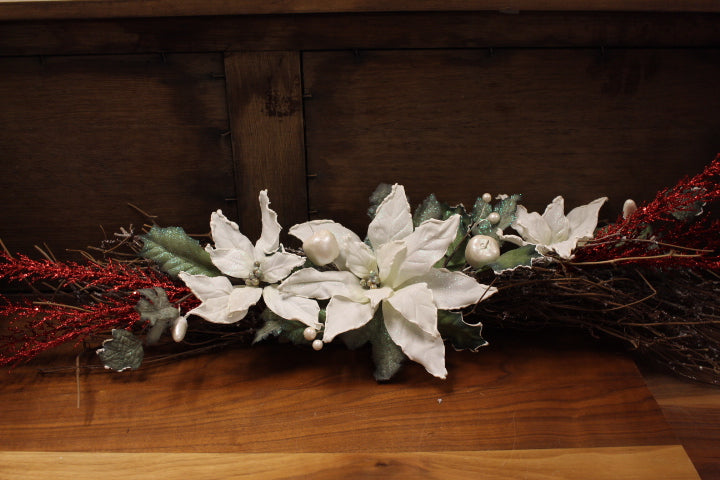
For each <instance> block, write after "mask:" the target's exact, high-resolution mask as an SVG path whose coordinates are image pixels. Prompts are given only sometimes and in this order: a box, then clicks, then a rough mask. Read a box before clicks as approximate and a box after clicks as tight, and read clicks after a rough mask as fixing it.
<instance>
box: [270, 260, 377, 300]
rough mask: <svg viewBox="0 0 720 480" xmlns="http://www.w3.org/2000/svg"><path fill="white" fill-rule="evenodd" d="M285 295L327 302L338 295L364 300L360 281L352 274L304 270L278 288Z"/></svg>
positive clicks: (291, 276) (290, 277) (287, 279)
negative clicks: (289, 294)
mask: <svg viewBox="0 0 720 480" xmlns="http://www.w3.org/2000/svg"><path fill="white" fill-rule="evenodd" d="M278 288H279V289H280V291H281V292H283V293H291V294H293V295H300V296H301V297H305V298H317V299H318V300H327V299H328V298H331V297H334V296H336V295H342V296H344V297H347V298H353V299H359V300H362V299H363V298H364V290H363V288H362V287H361V286H360V280H358V278H357V277H356V276H355V275H353V274H352V273H350V272H343V271H333V270H330V271H325V272H320V271H318V270H315V269H314V268H303V269H302V270H298V271H297V272H295V273H293V274H292V275H290V276H289V277H288V278H286V279H285V281H283V282H282V283H281V284H280V286H279V287H278Z"/></svg>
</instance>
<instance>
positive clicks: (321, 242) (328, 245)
mask: <svg viewBox="0 0 720 480" xmlns="http://www.w3.org/2000/svg"><path fill="white" fill-rule="evenodd" d="M303 250H304V251H305V255H306V256H307V258H308V259H309V260H310V261H311V262H312V263H314V264H315V265H317V266H319V267H322V266H323V265H327V264H328V263H331V262H332V261H333V260H335V259H336V258H337V257H338V255H340V245H338V241H337V239H336V238H335V235H333V234H332V232H330V231H328V230H320V231H319V232H315V233H313V234H312V235H311V236H310V237H308V239H307V240H305V241H304V242H303Z"/></svg>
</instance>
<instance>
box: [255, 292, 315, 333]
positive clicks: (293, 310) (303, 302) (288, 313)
mask: <svg viewBox="0 0 720 480" xmlns="http://www.w3.org/2000/svg"><path fill="white" fill-rule="evenodd" d="M263 300H265V305H267V307H268V308H269V309H270V310H272V311H273V312H275V314H276V315H279V316H281V317H283V318H285V319H288V320H297V321H299V322H302V323H304V324H305V325H307V326H308V327H313V328H314V329H316V330H319V329H320V323H319V322H318V317H319V315H320V306H319V305H318V303H317V302H316V301H315V300H311V299H309V298H305V297H298V296H297V295H291V294H285V293H282V292H280V290H278V288H277V287H276V286H267V287H265V288H264V289H263Z"/></svg>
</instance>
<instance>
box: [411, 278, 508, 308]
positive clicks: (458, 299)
mask: <svg viewBox="0 0 720 480" xmlns="http://www.w3.org/2000/svg"><path fill="white" fill-rule="evenodd" d="M417 281H418V282H424V283H425V284H426V285H427V287H428V288H429V289H430V290H431V291H432V295H433V299H434V300H435V306H437V308H439V309H440V310H456V309H458V308H464V307H467V306H469V305H473V304H475V303H477V302H479V301H481V300H485V299H487V298H488V297H490V296H491V295H493V294H494V293H496V292H497V288H495V287H489V286H487V285H483V284H481V283H478V282H477V281H476V280H475V279H474V278H472V277H470V276H468V275H465V274H464V273H462V272H451V271H450V270H447V269H445V268H433V269H432V270H430V271H429V272H428V273H427V274H425V275H423V276H422V277H419V278H418V279H417Z"/></svg>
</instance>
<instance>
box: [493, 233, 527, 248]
mask: <svg viewBox="0 0 720 480" xmlns="http://www.w3.org/2000/svg"><path fill="white" fill-rule="evenodd" d="M498 238H499V239H500V240H502V241H503V242H510V243H512V244H514V245H517V246H518V247H522V246H523V245H528V242H526V241H525V240H523V239H522V238H521V237H518V236H517V235H505V234H504V233H502V232H500V233H498Z"/></svg>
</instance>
